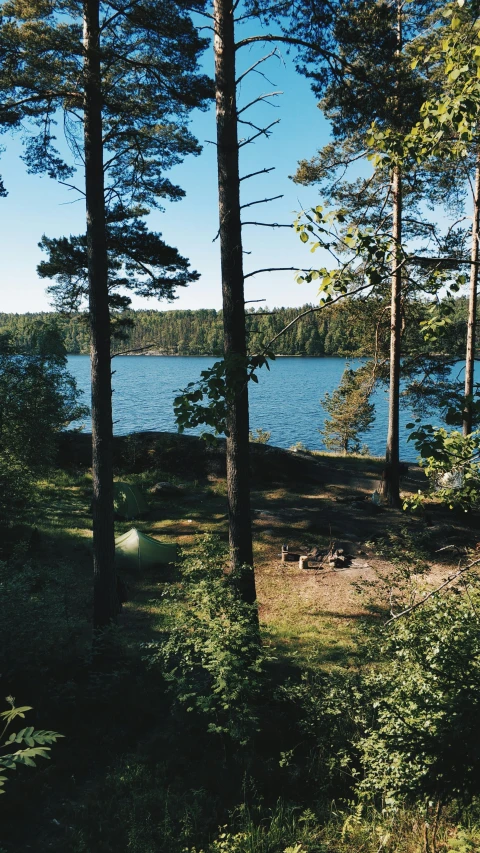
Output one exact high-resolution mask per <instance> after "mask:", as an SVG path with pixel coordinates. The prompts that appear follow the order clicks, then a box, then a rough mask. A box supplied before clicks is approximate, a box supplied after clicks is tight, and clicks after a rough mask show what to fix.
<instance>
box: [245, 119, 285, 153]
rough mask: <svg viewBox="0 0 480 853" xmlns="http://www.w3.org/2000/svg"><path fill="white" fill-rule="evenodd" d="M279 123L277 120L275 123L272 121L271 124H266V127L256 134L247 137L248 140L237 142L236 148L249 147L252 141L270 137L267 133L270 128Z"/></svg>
mask: <svg viewBox="0 0 480 853" xmlns="http://www.w3.org/2000/svg"><path fill="white" fill-rule="evenodd" d="M279 122H280V119H279V118H277V119H276V120H275V121H272V122H271V124H267V126H266V127H263V128H262V129H261V130H260V131H259V132H258V133H255V134H254V135H253V136H249V137H248V139H244V140H243V142H239V143H238V147H239V148H243V146H244V145H249V144H250V142H253V141H254V139H258V137H259V136H267V137H268V136H270V134H269V132H268V131H269V130H270V128H271V127H273V126H274V125H276V124H278V123H279Z"/></svg>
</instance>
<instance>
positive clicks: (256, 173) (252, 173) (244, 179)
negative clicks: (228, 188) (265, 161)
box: [240, 166, 276, 181]
mask: <svg viewBox="0 0 480 853" xmlns="http://www.w3.org/2000/svg"><path fill="white" fill-rule="evenodd" d="M275 169H276V166H270V167H269V168H268V169H260V170H259V171H258V172H250V174H249V175H244V176H243V178H240V181H246V180H248V178H254V177H255V176H256V175H266V174H267V172H273V171H274V170H275Z"/></svg>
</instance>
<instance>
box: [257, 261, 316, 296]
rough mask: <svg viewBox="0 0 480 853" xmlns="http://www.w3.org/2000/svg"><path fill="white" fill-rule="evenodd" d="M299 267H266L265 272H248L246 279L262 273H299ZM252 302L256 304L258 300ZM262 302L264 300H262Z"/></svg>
mask: <svg viewBox="0 0 480 853" xmlns="http://www.w3.org/2000/svg"><path fill="white" fill-rule="evenodd" d="M298 271H299V270H298V267H265V269H263V270H253V272H247V274H246V275H244V276H243V277H244V278H250V277H251V276H252V275H258V274H259V273H261V272H298ZM301 272H311V270H301ZM251 301H252V302H256V301H258V300H255V299H253V300H251ZM260 301H262V300H260Z"/></svg>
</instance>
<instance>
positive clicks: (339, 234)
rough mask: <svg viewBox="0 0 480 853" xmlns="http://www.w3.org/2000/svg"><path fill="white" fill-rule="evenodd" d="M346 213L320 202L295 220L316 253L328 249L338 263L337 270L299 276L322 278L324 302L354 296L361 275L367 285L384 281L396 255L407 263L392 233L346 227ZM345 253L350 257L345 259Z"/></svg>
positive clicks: (305, 279) (323, 269)
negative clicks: (393, 243)
mask: <svg viewBox="0 0 480 853" xmlns="http://www.w3.org/2000/svg"><path fill="white" fill-rule="evenodd" d="M346 216H347V212H346V211H345V210H343V209H339V210H327V211H326V210H325V209H324V207H323V206H322V205H317V206H316V207H314V208H311V209H310V210H308V211H302V212H301V213H299V215H298V216H297V218H296V219H295V222H294V228H295V231H296V232H297V234H298V235H299V237H300V240H301V241H302V243H305V244H308V245H309V246H310V251H311V252H312V254H313V253H314V252H316V251H317V249H320V248H321V249H324V250H326V251H327V252H329V253H330V254H331V255H332V257H333V258H334V260H335V262H336V264H337V266H336V267H335V268H334V269H327V268H326V267H321V268H319V269H316V270H315V269H313V270H309V272H308V273H299V274H298V275H297V277H296V281H297V283H298V284H302V283H303V282H309V283H310V282H311V281H317V280H318V281H319V289H318V293H319V296H320V297H321V303H320V304H322V303H323V304H327V303H330V302H332V301H333V299H334V297H335V296H337V295H340V296H348V295H350V292H351V289H352V286H354V285H355V284H358V281H359V278H361V279H362V280H363V282H364V287H365V288H367V287H375V286H377V285H379V284H381V283H382V281H384V279H385V278H386V277H387V276H388V275H390V274H391V270H390V267H391V265H392V262H393V258H394V256H395V257H396V258H397V261H398V263H403V262H404V258H403V253H402V254H401V256H400V257H399V253H398V250H397V248H396V247H394V246H393V245H392V239H391V237H390V235H387V234H382V233H377V232H375V231H374V230H373V229H372V228H360V227H359V226H357V225H347V226H345V221H346ZM342 256H343V257H345V256H346V257H345V260H343V259H342Z"/></svg>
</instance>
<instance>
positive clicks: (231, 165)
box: [214, 0, 256, 603]
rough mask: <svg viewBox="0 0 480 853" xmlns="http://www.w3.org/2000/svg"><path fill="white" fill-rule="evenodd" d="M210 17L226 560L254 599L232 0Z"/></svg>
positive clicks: (218, 4) (218, 1)
mask: <svg viewBox="0 0 480 853" xmlns="http://www.w3.org/2000/svg"><path fill="white" fill-rule="evenodd" d="M214 19H215V38H214V50H215V90H216V105H217V162H218V195H219V215H220V253H221V268H222V295H223V332H224V354H225V359H226V362H227V383H228V381H229V374H230V377H231V380H230V381H231V382H233V383H234V384H235V385H236V386H237V387H238V385H240V389H241V390H240V391H239V392H238V393H237V394H236V395H235V399H234V400H233V401H232V402H231V403H230V404H229V411H228V416H227V427H228V433H229V434H228V437H227V493H228V519H229V540H230V562H231V568H232V570H236V571H238V570H239V569H240V567H241V566H249V567H251V568H250V570H248V569H247V570H246V571H244V572H242V573H241V574H240V575H239V588H240V593H241V595H242V598H243V600H244V601H246V602H248V603H253V602H254V601H255V599H256V592H255V575H254V571H253V551H252V527H251V514H250V463H249V455H250V453H249V441H248V432H249V421H248V383H247V370H246V366H244V365H243V364H242V357H244V356H245V355H246V335H245V297H244V281H243V249H242V228H241V222H240V178H239V165H238V133H237V130H238V128H237V103H236V85H235V40H234V20H233V3H232V0H215V2H214ZM236 357H240V358H239V359H237V360H236ZM242 374H243V375H242Z"/></svg>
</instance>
